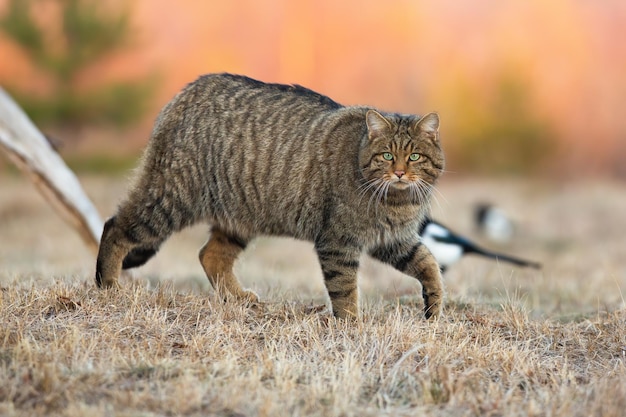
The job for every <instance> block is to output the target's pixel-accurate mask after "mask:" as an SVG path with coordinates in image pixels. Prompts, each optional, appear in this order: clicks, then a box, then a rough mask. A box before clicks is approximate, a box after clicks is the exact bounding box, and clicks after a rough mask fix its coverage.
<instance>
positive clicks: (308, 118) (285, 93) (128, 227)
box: [96, 74, 444, 317]
mask: <svg viewBox="0 0 626 417" xmlns="http://www.w3.org/2000/svg"><path fill="white" fill-rule="evenodd" d="M438 129H439V118H438V116H437V114H435V113H430V114H428V115H426V116H424V117H422V118H420V117H418V116H412V115H400V114H390V113H382V112H377V111H375V110H373V109H371V108H368V107H344V106H341V105H339V104H337V103H335V102H334V101H332V100H331V99H329V98H327V97H325V96H322V95H320V94H317V93H315V92H313V91H311V90H308V89H306V88H303V87H300V86H288V85H279V84H265V83H262V82H259V81H255V80H252V79H250V78H246V77H243V76H236V75H230V74H216V75H205V76H202V77H200V78H199V79H198V80H196V81H195V82H193V83H191V84H189V85H188V86H187V87H185V88H184V89H183V90H182V91H181V92H180V93H179V94H178V95H177V96H176V97H174V99H173V100H172V101H170V102H169V103H168V104H167V105H166V106H165V107H164V108H163V110H162V111H161V113H160V115H159V117H158V119H157V121H156V123H155V125H154V130H153V132H152V137H151V140H150V143H149V145H148V148H147V150H146V152H145V154H144V158H143V162H142V167H141V170H140V173H139V175H138V178H137V180H136V184H135V185H134V187H133V188H132V189H131V191H130V193H129V195H128V196H127V198H126V199H125V200H124V201H123V202H122V203H121V204H120V206H119V208H118V210H117V213H116V214H115V215H114V216H113V217H112V218H110V219H109V220H108V221H107V222H106V224H105V228H104V232H103V234H102V240H101V244H100V251H99V253H98V260H97V266H96V282H97V284H98V286H101V287H110V286H113V285H116V283H117V278H118V276H119V274H120V271H121V269H122V268H132V267H135V266H138V265H141V264H143V263H144V262H146V261H147V259H148V258H149V257H151V256H152V255H154V254H155V253H156V251H157V250H158V248H159V245H160V244H161V243H162V242H163V241H164V240H165V239H166V238H167V237H168V236H170V235H171V234H172V233H173V232H176V231H178V230H181V229H183V228H184V227H186V226H189V225H192V224H194V223H198V222H206V223H208V224H210V225H211V227H212V229H211V235H210V238H209V240H208V242H207V243H206V244H205V246H204V247H203V248H202V249H201V251H200V262H201V263H202V266H203V268H204V270H205V272H206V274H207V276H208V278H209V280H210V281H211V284H212V285H213V287H214V288H215V289H216V290H217V291H220V292H223V294H225V295H226V294H231V295H234V296H236V297H242V298H246V299H249V300H256V299H257V298H256V295H254V294H253V293H252V292H250V291H245V290H243V289H242V288H241V286H240V284H239V282H238V281H237V279H236V277H235V276H234V275H233V271H232V269H233V263H234V262H235V260H236V259H237V257H238V255H239V254H240V253H241V252H242V251H243V250H244V249H245V247H246V244H247V243H248V242H250V241H251V240H252V239H254V238H255V237H256V236H259V235H273V236H291V237H294V238H296V239H303V240H308V241H311V242H313V243H314V247H315V250H316V251H317V254H318V257H319V261H320V264H321V267H322V271H323V275H324V279H325V284H326V288H327V290H328V294H329V296H330V300H331V302H332V309H333V313H334V314H335V316H337V317H356V316H357V314H358V311H357V269H358V267H359V259H360V256H361V254H362V253H364V252H365V253H368V254H369V255H371V256H373V257H374V258H376V259H379V260H380V261H382V262H385V263H388V264H390V265H392V266H394V267H395V268H397V269H398V270H400V271H402V272H405V273H406V274H409V275H411V276H413V277H416V278H417V279H419V280H420V282H421V284H422V287H423V297H424V303H425V314H426V316H427V317H431V316H437V315H439V313H440V311H441V305H442V284H441V276H440V273H439V267H438V266H437V263H436V261H435V260H434V258H433V256H432V255H431V254H430V252H429V251H428V250H427V249H426V247H425V246H424V245H422V244H421V243H420V239H419V236H418V230H419V227H420V223H421V222H422V220H423V219H424V215H425V214H426V212H427V210H428V206H429V199H430V191H431V189H432V187H433V186H434V184H435V182H436V180H437V178H438V177H439V175H440V174H441V172H442V170H443V166H444V157H443V153H442V151H441V147H440V143H439V137H438ZM412 155H413V156H412ZM415 155H417V156H415ZM412 159H417V160H415V161H413V160H412Z"/></svg>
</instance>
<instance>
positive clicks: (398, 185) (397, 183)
mask: <svg viewBox="0 0 626 417" xmlns="http://www.w3.org/2000/svg"><path fill="white" fill-rule="evenodd" d="M410 186H411V184H409V181H407V180H405V179H402V178H399V179H397V180H394V181H392V182H391V188H395V189H396V190H406V189H407V188H409V187H410Z"/></svg>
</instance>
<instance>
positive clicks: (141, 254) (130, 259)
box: [122, 246, 159, 269]
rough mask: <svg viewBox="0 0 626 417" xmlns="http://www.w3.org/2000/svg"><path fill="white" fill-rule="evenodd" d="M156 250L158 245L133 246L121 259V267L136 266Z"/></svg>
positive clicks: (146, 259) (146, 260)
mask: <svg viewBox="0 0 626 417" xmlns="http://www.w3.org/2000/svg"><path fill="white" fill-rule="evenodd" d="M158 250H159V246H156V247H155V246H140V247H137V248H134V249H133V250H131V251H130V252H128V255H126V257H125V258H124V260H123V261H122V269H130V268H136V267H138V266H141V265H143V264H145V263H146V262H148V260H149V259H150V258H152V257H153V256H154V255H155V254H156V253H157V251H158Z"/></svg>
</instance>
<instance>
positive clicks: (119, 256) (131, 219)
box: [95, 199, 183, 287]
mask: <svg viewBox="0 0 626 417" xmlns="http://www.w3.org/2000/svg"><path fill="white" fill-rule="evenodd" d="M145 201H148V203H146V202H145ZM182 225H183V224H182V221H181V218H180V216H179V215H176V214H175V213H174V214H173V210H172V209H170V208H169V207H168V206H167V205H166V204H163V203H162V202H158V201H156V202H155V201H153V200H146V199H137V200H136V201H135V200H132V199H131V200H129V201H127V202H126V203H124V204H122V206H120V208H119V210H118V212H117V214H115V216H113V217H111V218H110V219H109V220H107V221H106V223H105V224H104V230H103V232H102V238H101V239H100V247H99V249H98V259H97V261H96V277H95V278H96V284H97V285H98V287H112V286H116V285H117V279H118V277H119V276H120V273H121V271H122V268H124V269H127V268H134V267H136V266H139V265H142V264H144V263H145V262H146V261H147V260H148V259H149V258H150V257H152V256H153V255H154V254H155V253H156V251H157V250H158V248H159V246H160V245H161V243H162V242H163V241H164V240H165V239H167V237H168V236H170V235H171V234H172V233H173V232H174V231H177V230H180V229H181V228H182Z"/></svg>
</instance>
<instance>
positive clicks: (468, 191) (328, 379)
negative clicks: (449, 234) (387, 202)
mask: <svg viewBox="0 0 626 417" xmlns="http://www.w3.org/2000/svg"><path fill="white" fill-rule="evenodd" d="M5 185H6V187H5ZM123 186H124V181H120V180H117V181H110V180H106V181H105V180H102V179H90V180H88V181H87V188H88V190H89V192H90V193H91V194H92V195H93V197H94V199H95V200H96V202H97V203H98V204H99V206H100V207H101V210H102V211H103V212H110V211H111V210H112V207H113V205H114V204H115V201H116V199H117V198H118V197H119V193H120V191H119V190H120V188H123ZM441 190H442V192H443V194H444V195H445V198H446V200H447V201H448V202H447V203H446V202H445V201H443V200H442V199H440V201H439V202H440V204H441V207H439V206H437V205H435V212H436V214H437V215H438V217H439V218H441V219H446V220H448V221H447V223H450V224H452V225H453V226H455V228H456V229H457V230H465V231H471V227H470V224H469V220H468V219H469V217H470V216H469V207H470V206H471V203H472V202H474V201H475V200H476V199H481V198H486V197H489V196H492V197H494V196H496V197H497V198H498V201H500V200H499V199H502V200H501V201H504V202H505V203H504V205H505V206H506V207H505V208H507V209H508V210H509V211H510V212H512V213H513V215H514V217H517V219H518V220H519V221H520V225H521V226H522V230H521V232H520V234H519V235H518V240H517V243H516V245H514V246H513V247H510V248H507V249H508V250H512V251H515V252H516V253H518V254H524V255H526V256H528V257H531V258H536V259H538V260H541V261H542V262H543V263H544V264H545V268H544V270H543V271H541V272H536V271H526V270H518V269H513V268H510V267H507V266H505V265H497V264H494V263H489V262H486V261H482V260H477V259H467V260H465V261H463V263H462V264H460V265H457V266H456V267H454V268H453V269H452V270H451V271H450V273H449V274H448V275H446V278H445V280H446V285H447V293H448V299H447V307H446V311H445V315H444V316H443V317H442V318H441V319H440V320H439V321H437V322H426V321H424V320H423V319H422V318H421V308H422V301H421V297H420V296H419V294H420V289H419V285H418V284H417V283H416V282H414V281H412V280H409V279H408V278H406V277H402V276H400V275H398V274H395V273H393V271H391V270H389V269H388V268H386V267H384V266H382V265H380V264H377V263H374V262H370V261H367V260H366V261H365V266H364V269H363V272H362V274H361V290H362V311H363V314H362V318H361V319H360V320H359V321H358V322H356V323H353V324H347V323H343V322H338V321H336V320H335V319H333V318H332V317H330V315H329V314H328V311H327V309H326V307H325V304H326V301H327V300H326V298H325V295H324V292H323V285H322V279H321V274H320V273H319V271H318V270H317V268H316V265H315V259H314V257H313V254H312V251H311V248H310V247H309V246H308V245H305V244H296V243H294V242H292V241H286V240H285V241H281V240H278V241H260V242H259V243H258V244H257V245H256V247H254V248H252V249H251V250H250V251H249V252H248V253H247V254H246V256H245V257H244V259H243V260H242V262H241V263H240V264H239V265H238V268H239V273H240V275H241V276H242V280H243V281H244V282H245V284H246V285H247V286H251V287H253V288H254V289H255V290H257V291H258V292H259V293H260V294H261V296H262V299H263V300H264V303H263V304H260V305H255V306H246V305H242V304H238V303H236V302H229V303H226V304H224V303H222V302H221V301H220V300H218V299H217V298H216V297H215V295H214V294H213V292H212V291H211V290H210V289H208V288H207V285H206V281H205V280H206V279H205V278H203V277H202V273H201V269H200V267H199V265H198V264H197V261H196V253H197V247H199V246H200V245H201V244H202V236H203V235H204V232H205V230H203V228H197V229H192V230H190V231H188V232H187V233H183V234H182V235H180V236H178V237H176V238H174V239H173V241H172V242H171V243H169V244H168V245H166V247H165V248H164V249H163V252H162V253H160V254H159V255H158V257H157V258H156V259H155V260H153V261H152V262H151V264H149V265H148V266H147V267H145V268H144V269H143V270H140V271H139V272H138V273H137V274H136V278H134V279H132V280H127V281H125V282H124V285H123V287H122V288H121V289H119V290H107V291H100V290H97V289H96V288H95V286H94V284H93V282H92V276H91V275H92V274H93V271H92V269H93V265H92V263H93V260H92V259H91V255H90V254H89V252H88V251H87V250H86V249H84V248H81V242H80V240H79V239H78V238H77V237H73V236H68V234H69V232H68V231H66V230H65V229H64V228H63V226H62V225H60V224H58V223H59V220H58V219H56V218H55V217H54V214H53V213H51V212H49V211H48V210H47V209H46V207H45V203H43V202H42V201H39V200H38V197H37V196H36V195H34V191H32V190H31V189H29V188H28V186H27V185H25V183H23V182H20V181H19V180H15V179H9V180H8V181H6V182H5V183H4V184H3V188H2V190H0V202H1V204H0V230H2V232H0V233H2V235H3V236H2V242H1V243H0V263H1V264H2V265H3V267H2V271H1V272H0V279H1V281H0V282H1V284H0V285H1V291H0V322H1V323H2V327H1V328H0V415H8V416H11V415H20V416H21V415H24V416H26V415H28V416H32V415H34V416H38V415H40V416H49V415H64V416H85V415H89V416H109V415H121V416H137V415H140V416H152V415H197V416H206V415H209V416H210V415H224V416H257V415H258V416H292V415H319V416H377V415H390V416H396V415H407V416H413V415H440V416H463V415H468V416H473V415H492V416H527V415H536V416H588V415H597V416H621V415H623V414H624V410H626V308H625V307H626V306H625V303H624V297H623V295H622V294H621V291H622V290H624V289H626V274H625V272H626V261H625V259H626V256H625V253H624V251H625V250H626V249H624V248H626V244H625V242H624V237H623V236H622V235H623V232H622V231H623V230H624V226H626V219H625V218H624V216H623V213H624V211H625V210H626V196H624V194H625V193H623V187H622V186H621V185H620V184H600V183H597V184H586V185H584V186H565V187H564V186H554V185H537V184H526V183H515V184H510V183H506V184H505V183H499V182H491V183H489V182H463V183H460V182H457V183H454V182H451V183H448V184H447V185H446V184H445V183H444V184H442V187H441ZM477 190H479V191H477ZM31 193H33V195H34V196H32V195H31ZM481 193H482V195H481ZM494 198H495V197H494ZM455 212H461V213H465V214H462V215H455V216H453V215H452V213H455Z"/></svg>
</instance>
